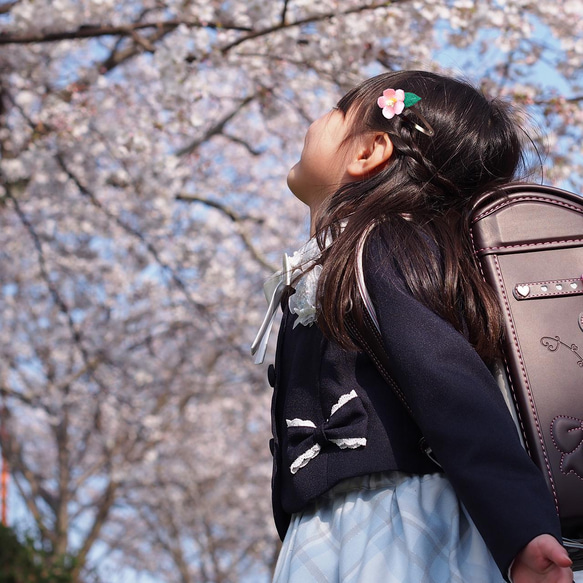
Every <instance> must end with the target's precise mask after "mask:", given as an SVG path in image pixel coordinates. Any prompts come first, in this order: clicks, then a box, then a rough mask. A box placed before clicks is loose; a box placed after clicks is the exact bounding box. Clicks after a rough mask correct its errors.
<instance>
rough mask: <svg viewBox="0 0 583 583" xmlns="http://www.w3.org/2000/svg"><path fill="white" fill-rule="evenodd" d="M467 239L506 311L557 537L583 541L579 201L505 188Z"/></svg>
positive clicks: (517, 382)
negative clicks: (557, 523)
mask: <svg viewBox="0 0 583 583" xmlns="http://www.w3.org/2000/svg"><path fill="white" fill-rule="evenodd" d="M471 235H472V239H473V243H474V248H475V252H476V255H477V258H478V261H479V263H480V266H481V268H482V271H483V274H484V278H485V279H486V281H488V283H489V284H490V285H491V286H492V287H493V288H494V290H495V292H496V294H497V296H498V299H499V301H500V305H501V306H502V308H503V315H504V327H505V341H504V358H505V365H506V370H507V378H508V381H509V385H510V390H511V395H512V399H513V401H514V404H515V408H516V413H517V418H518V425H519V427H520V430H521V433H522V436H523V438H524V442H525V447H526V449H527V451H528V453H529V455H530V456H531V458H532V459H533V460H534V461H535V462H536V464H537V465H538V466H539V468H540V469H541V471H542V472H543V474H544V476H545V479H546V481H547V485H548V487H549V489H550V491H551V492H552V495H553V497H554V500H555V505H556V507H557V512H558V514H559V516H560V519H561V524H562V527H563V534H564V536H565V537H567V538H576V539H581V538H583V198H582V197H580V196H578V195H576V194H573V193H570V192H566V191H563V190H559V189H557V188H552V187H549V186H541V185H536V184H520V183H518V184H511V185H508V186H506V187H505V188H503V189H500V190H499V191H497V192H494V193H490V194H487V195H485V196H483V197H482V198H481V199H480V200H479V201H478V203H477V204H476V206H475V208H474V212H473V217H472V223H471ZM566 544H567V545H568V544H569V541H568V540H566ZM573 544H576V543H573ZM571 548H573V546H571ZM574 548H577V547H576V546H575V547H574ZM577 563H579V561H577ZM578 566H579V567H581V566H580V565H578Z"/></svg>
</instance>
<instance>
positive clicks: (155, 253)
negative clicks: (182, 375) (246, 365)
mask: <svg viewBox="0 0 583 583" xmlns="http://www.w3.org/2000/svg"><path fill="white" fill-rule="evenodd" d="M55 159H56V161H57V163H58V164H59V166H60V167H61V168H62V170H63V171H64V172H65V174H67V176H68V177H69V178H70V179H71V180H72V181H73V182H74V184H75V185H76V187H77V189H78V190H79V192H80V193H81V194H82V195H83V196H85V197H87V198H88V199H89V200H90V202H91V204H92V205H93V206H95V207H96V208H97V209H99V210H100V211H101V212H102V213H103V214H104V215H105V216H107V217H108V218H109V219H111V220H112V221H113V222H115V223H116V224H117V225H118V226H119V227H121V228H122V229H123V230H124V231H125V232H126V233H128V234H129V235H131V236H132V237H135V238H136V239H138V240H139V241H140V242H141V243H142V244H143V245H144V246H145V247H146V249H147V251H148V253H149V254H150V255H151V256H152V257H153V259H154V261H155V262H156V263H157V264H158V265H159V266H160V267H161V268H162V269H163V270H164V271H165V272H166V273H169V274H170V277H171V279H172V281H174V283H175V284H176V285H177V287H178V288H179V289H180V290H181V291H182V293H183V294H184V296H185V297H186V299H187V301H188V303H189V304H191V305H192V306H193V307H195V308H196V309H197V310H199V311H200V312H201V313H202V314H204V316H205V317H206V318H207V320H208V321H209V323H210V322H211V318H210V314H209V313H208V310H207V309H206V307H205V306H204V305H203V304H201V303H200V302H197V301H196V300H195V299H194V298H193V297H192V296H191V294H190V292H189V291H188V288H187V286H186V284H185V283H184V281H183V280H182V278H180V277H179V275H178V274H177V273H176V271H175V270H174V269H173V268H172V266H171V265H169V264H168V263H166V262H165V261H164V260H163V259H162V257H160V254H159V253H158V250H157V249H156V248H155V247H154V245H152V243H150V242H149V241H148V240H147V239H146V237H145V236H144V235H143V234H142V233H140V231H138V230H137V229H136V228H134V227H132V226H131V225H129V224H128V223H127V222H125V221H124V220H122V219H121V218H120V217H118V216H117V215H114V214H113V213H112V212H111V211H109V210H108V209H107V208H105V206H103V204H102V203H101V201H99V199H98V198H97V197H96V196H95V194H94V193H93V192H91V191H90V190H89V188H88V187H87V186H85V185H84V184H83V183H82V182H81V180H80V179H79V178H78V177H77V176H76V175H75V174H74V172H73V171H72V170H71V169H70V168H69V166H68V165H67V163H66V162H65V159H64V158H63V155H62V154H61V153H60V152H58V153H57V154H56V155H55Z"/></svg>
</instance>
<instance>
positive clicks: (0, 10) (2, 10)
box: [0, 0, 20, 14]
mask: <svg viewBox="0 0 583 583" xmlns="http://www.w3.org/2000/svg"><path fill="white" fill-rule="evenodd" d="M19 2H20V0H13V1H12V2H7V3H6V4H0V14H7V13H8V12H10V11H11V10H12V9H13V8H14V7H15V6H16V5H17V4H18V3H19Z"/></svg>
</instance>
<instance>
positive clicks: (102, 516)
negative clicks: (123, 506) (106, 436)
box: [71, 480, 118, 581]
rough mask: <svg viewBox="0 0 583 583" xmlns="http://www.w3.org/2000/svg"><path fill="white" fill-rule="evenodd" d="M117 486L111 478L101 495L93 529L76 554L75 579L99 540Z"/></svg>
mask: <svg viewBox="0 0 583 583" xmlns="http://www.w3.org/2000/svg"><path fill="white" fill-rule="evenodd" d="M117 488H118V484H117V483H116V482H114V481H113V480H110V482H109V484H108V485H107V488H106V489H105V492H104V493H103V496H102V497H101V500H100V501H99V503H98V508H97V513H96V515H95V518H94V519H93V524H92V525H91V530H90V531H89V534H88V535H87V536H86V537H85V540H84V541H83V544H82V545H81V548H80V549H79V551H78V552H77V554H76V556H75V558H76V562H75V567H74V568H73V573H72V577H71V579H72V580H73V581H77V580H78V577H79V573H80V572H81V569H82V568H83V567H84V566H85V561H86V560H87V555H88V554H89V551H90V550H91V547H92V546H93V545H94V543H95V541H96V540H97V537H98V536H99V533H100V531H101V529H102V527H103V525H104V523H105V521H106V520H107V517H108V515H109V512H110V510H111V507H112V506H113V504H114V502H115V500H116V497H115V494H116V491H117Z"/></svg>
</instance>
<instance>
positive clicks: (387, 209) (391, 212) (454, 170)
mask: <svg viewBox="0 0 583 583" xmlns="http://www.w3.org/2000/svg"><path fill="white" fill-rule="evenodd" d="M387 88H394V89H403V90H405V91H407V92H411V93H415V94H417V95H418V96H420V97H421V101H420V102H418V103H417V104H416V105H415V106H413V107H412V108H411V109H408V110H405V112H406V114H407V115H405V114H402V115H400V116H395V117H393V118H392V119H391V120H388V119H386V118H385V117H383V115H382V111H381V108H380V107H378V105H377V103H376V102H377V98H378V97H379V96H380V95H382V93H383V91H384V90H385V89H387ZM337 107H338V109H340V110H341V111H342V112H343V113H344V114H345V115H346V114H347V113H348V112H349V111H350V116H351V120H354V121H353V123H352V127H351V131H350V135H349V139H350V138H352V137H355V136H358V135H361V134H366V133H368V132H379V131H381V132H386V133H387V134H388V135H389V137H390V139H391V141H392V143H393V147H394V151H393V155H392V157H391V159H390V160H389V161H388V163H387V165H386V167H384V168H383V169H382V170H380V171H379V172H378V173H376V174H374V175H373V176H371V177H367V178H366V179H363V180H361V181H357V182H353V183H350V184H345V185H343V186H341V187H340V188H339V189H338V190H337V191H336V192H335V193H334V194H333V195H332V196H331V197H330V198H329V200H328V201H327V204H326V205H325V207H324V210H323V211H322V212H321V213H319V215H318V217H317V220H316V237H317V240H318V243H319V245H320V248H321V249H322V250H323V253H322V266H323V269H322V272H321V275H320V279H319V284H318V303H319V306H320V312H319V316H318V323H319V326H320V328H321V329H322V331H323V332H324V334H325V335H326V336H327V337H329V338H331V339H333V340H335V341H336V342H338V343H339V344H340V345H341V346H343V347H345V348H354V343H353V341H352V339H351V337H350V334H349V333H348V330H347V328H346V325H345V317H346V314H347V313H348V312H350V311H352V314H353V316H354V317H355V319H356V321H357V322H362V307H361V303H360V302H359V301H356V300H357V298H358V297H359V294H358V288H357V279H356V255H357V254H356V249H357V246H358V242H359V240H360V239H361V237H362V234H363V232H364V231H365V230H366V229H368V228H369V227H371V225H374V227H373V228H372V229H371V231H370V233H369V235H368V237H367V243H366V244H367V245H371V244H375V243H376V244H377V248H378V244H380V245H381V246H384V248H386V250H387V261H392V262H393V263H394V265H395V266H396V268H397V269H398V270H399V271H400V273H401V274H402V276H403V278H404V280H405V282H406V284H407V286H408V287H409V289H410V291H411V293H412V294H413V295H414V296H415V297H416V298H417V299H418V300H419V301H420V302H422V303H423V304H424V305H426V306H427V307H429V308H430V309H432V310H433V311H434V312H436V313H437V314H439V315H440V316H441V317H443V318H444V319H445V320H447V321H448V322H450V323H451V324H452V325H453V326H454V327H455V328H456V329H457V330H459V331H460V332H462V333H464V334H466V336H467V337H468V339H469V340H470V342H471V343H472V344H473V346H474V347H475V348H476V350H477V351H478V353H479V354H480V355H481V357H482V358H483V359H484V360H485V361H487V362H488V361H491V360H492V359H493V358H495V357H496V356H497V355H498V351H499V341H500V337H501V315H500V308H499V306H498V303H497V301H496V298H495V297H494V295H493V292H492V290H491V289H490V287H489V286H488V285H487V284H486V283H485V282H484V281H483V279H482V276H481V273H480V271H479V268H478V266H477V263H476V261H475V259H474V255H473V252H472V247H471V240H470V234H469V224H468V223H469V211H470V209H471V207H472V204H473V203H474V201H475V200H476V198H477V197H478V196H480V194H482V193H483V192H485V191H486V190H490V189H493V188H496V187H497V186H499V185H502V184H505V183H507V182H509V181H511V180H512V179H513V178H514V177H515V174H516V172H517V169H518V168H519V167H520V164H521V162H522V160H523V158H522V147H521V142H520V139H519V136H518V132H517V127H516V124H515V123H514V122H513V120H512V118H511V115H510V112H509V110H508V107H507V105H506V104H505V103H503V102H500V101H498V100H488V99H486V98H485V97H484V96H483V95H482V94H481V93H480V92H479V91H477V90H476V89H475V88H473V87H472V86H471V85H469V84H467V83H465V82H463V81H459V80H455V79H452V78H448V77H444V76H440V75H437V74H434V73H429V72H423V71H402V72H394V73H386V74H383V75H379V76H377V77H373V78H372V79H369V80H367V81H365V82H364V83H362V84H361V85H359V86H358V87H356V88H355V89H353V90H352V91H350V92H349V93H348V94H347V95H345V96H344V97H343V98H342V99H341V100H340V101H339V103H338V106H337ZM416 111H417V112H420V113H421V114H422V116H423V117H424V118H425V120H426V121H427V122H429V124H430V125H431V127H432V128H433V130H434V135H432V136H429V135H426V134H425V133H422V132H420V131H419V130H418V129H416V128H415V127H414V123H418V124H419V125H421V126H423V122H421V121H420V120H419V119H418V118H417V117H416V114H415V112H416ZM340 225H343V227H342V228H340ZM330 236H332V239H333V244H332V245H331V247H328V248H327V249H326V245H325V241H326V238H327V237H330ZM381 248H383V247H381Z"/></svg>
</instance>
